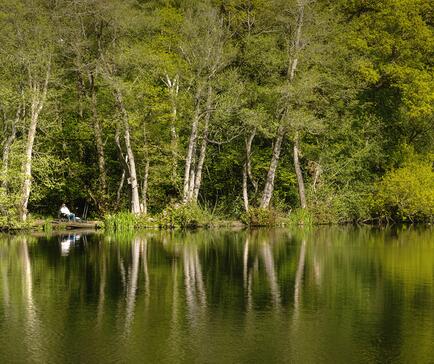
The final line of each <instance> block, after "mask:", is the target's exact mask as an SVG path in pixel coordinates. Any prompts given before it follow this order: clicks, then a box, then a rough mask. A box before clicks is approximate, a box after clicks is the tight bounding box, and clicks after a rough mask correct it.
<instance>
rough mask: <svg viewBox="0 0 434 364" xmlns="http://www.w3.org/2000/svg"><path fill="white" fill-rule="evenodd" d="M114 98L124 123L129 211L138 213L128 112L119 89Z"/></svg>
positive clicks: (135, 175)
mask: <svg viewBox="0 0 434 364" xmlns="http://www.w3.org/2000/svg"><path fill="white" fill-rule="evenodd" d="M115 98H116V102H117V104H118V107H119V110H120V111H121V116H122V120H123V124H124V133H125V134H124V139H125V147H126V149H127V156H128V167H129V172H130V181H129V182H130V184H131V212H132V213H133V214H140V200H139V184H138V182H137V173H136V162H135V158H134V153H133V148H132V146H131V138H130V125H129V122H128V114H127V111H126V110H125V106H124V103H123V100H122V94H121V92H120V90H119V89H116V90H115Z"/></svg>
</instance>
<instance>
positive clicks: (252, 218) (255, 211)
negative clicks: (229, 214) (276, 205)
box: [241, 207, 277, 226]
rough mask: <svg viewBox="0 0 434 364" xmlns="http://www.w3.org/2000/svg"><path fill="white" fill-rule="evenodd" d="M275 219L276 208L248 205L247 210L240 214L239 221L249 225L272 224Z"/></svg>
mask: <svg viewBox="0 0 434 364" xmlns="http://www.w3.org/2000/svg"><path fill="white" fill-rule="evenodd" d="M276 220H277V211H276V210H273V209H263V208H260V207H250V208H249V211H248V212H245V213H244V214H243V215H242V216H241V221H243V222H244V223H245V224H247V225H250V226H273V225H275V224H276Z"/></svg>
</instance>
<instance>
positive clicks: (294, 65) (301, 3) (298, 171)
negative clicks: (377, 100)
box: [288, 0, 306, 209]
mask: <svg viewBox="0 0 434 364" xmlns="http://www.w3.org/2000/svg"><path fill="white" fill-rule="evenodd" d="M305 5H306V0H298V14H297V30H296V33H295V34H296V35H295V41H294V43H293V45H292V53H293V57H292V62H291V65H290V68H289V69H288V73H289V80H290V82H292V81H293V80H294V77H295V72H296V70H297V65H298V55H299V52H300V49H301V34H302V28H303V21H304V7H305ZM299 155H300V148H299V135H298V131H296V132H295V136H294V169H295V174H296V175H297V184H298V194H299V196H300V204H301V208H303V209H305V208H306V194H305V189H304V181H303V174H302V173H301V168H300V161H299Z"/></svg>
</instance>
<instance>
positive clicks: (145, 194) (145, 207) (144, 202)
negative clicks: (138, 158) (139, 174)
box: [141, 159, 149, 215]
mask: <svg viewBox="0 0 434 364" xmlns="http://www.w3.org/2000/svg"><path fill="white" fill-rule="evenodd" d="M148 177H149V159H147V160H146V164H145V175H144V176H143V186H142V204H141V210H142V213H143V214H145V215H146V214H147V213H148Z"/></svg>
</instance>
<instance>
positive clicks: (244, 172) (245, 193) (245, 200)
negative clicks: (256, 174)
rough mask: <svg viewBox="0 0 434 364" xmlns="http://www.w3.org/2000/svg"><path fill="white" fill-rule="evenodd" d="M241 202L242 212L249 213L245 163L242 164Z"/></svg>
mask: <svg viewBox="0 0 434 364" xmlns="http://www.w3.org/2000/svg"><path fill="white" fill-rule="evenodd" d="M243 202H244V210H246V212H249V191H248V187H247V162H244V166H243Z"/></svg>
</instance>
